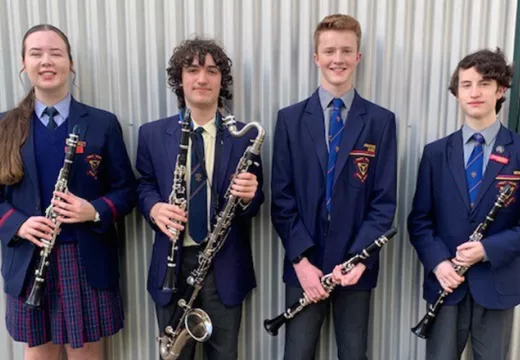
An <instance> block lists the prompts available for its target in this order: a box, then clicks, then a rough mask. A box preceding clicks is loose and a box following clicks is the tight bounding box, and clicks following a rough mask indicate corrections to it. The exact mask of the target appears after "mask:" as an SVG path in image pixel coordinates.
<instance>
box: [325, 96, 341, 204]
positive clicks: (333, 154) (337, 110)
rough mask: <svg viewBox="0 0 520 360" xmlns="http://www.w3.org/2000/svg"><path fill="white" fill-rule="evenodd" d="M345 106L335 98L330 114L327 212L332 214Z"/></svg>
mask: <svg viewBox="0 0 520 360" xmlns="http://www.w3.org/2000/svg"><path fill="white" fill-rule="evenodd" d="M343 106H344V104H343V100H341V99H338V98H335V99H334V100H332V113H331V114H330V124H329V161H328V165H327V193H326V201H327V210H328V212H329V214H330V211H331V200H332V185H333V182H334V169H335V167H336V158H337V157H338V152H339V145H340V143H341V138H342V136H343V128H344V125H343V120H342V119H341V108H342V107H343Z"/></svg>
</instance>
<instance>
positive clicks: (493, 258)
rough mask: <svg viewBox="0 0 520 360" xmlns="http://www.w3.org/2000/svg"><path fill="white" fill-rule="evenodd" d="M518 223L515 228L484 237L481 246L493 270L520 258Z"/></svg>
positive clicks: (519, 223) (519, 229) (519, 228)
mask: <svg viewBox="0 0 520 360" xmlns="http://www.w3.org/2000/svg"><path fill="white" fill-rule="evenodd" d="M519 239H520V222H517V224H516V226H514V227H512V228H509V229H506V230H503V231H500V232H498V233H496V234H493V235H490V236H485V237H484V238H483V239H482V245H483V246H484V250H485V251H486V256H487V259H488V260H489V263H490V264H491V267H493V268H499V267H501V266H503V265H506V264H507V263H509V262H511V261H513V260H515V259H517V258H518V257H520V241H519Z"/></svg>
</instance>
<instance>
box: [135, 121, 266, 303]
mask: <svg viewBox="0 0 520 360" xmlns="http://www.w3.org/2000/svg"><path fill="white" fill-rule="evenodd" d="M237 127H238V128H239V129H241V128H243V127H244V124H242V123H238V124H237ZM219 129H220V130H219V131H222V133H221V135H220V136H221V141H220V143H218V142H217V144H216V148H215V158H217V157H218V158H219V160H218V161H217V160H216V162H215V165H216V166H215V169H214V170H213V184H214V185H215V186H216V190H217V192H218V196H219V207H220V208H222V207H223V205H224V202H225V200H224V195H225V192H226V189H227V188H228V186H229V183H230V180H231V177H232V176H233V174H234V173H235V170H236V167H237V164H238V161H239V159H240V158H241V157H242V155H243V154H244V152H245V150H246V148H247V146H249V145H250V144H251V140H252V139H254V138H255V136H256V131H251V132H249V133H247V134H246V135H245V136H244V137H241V138H236V137H233V136H231V134H230V133H229V132H228V131H227V129H224V128H223V127H220V126H219ZM180 135H181V126H180V124H179V117H178V115H176V116H172V117H167V118H164V119H160V120H157V121H153V122H150V123H147V124H144V125H142V126H141V128H140V129H139V142H138V148H137V160H136V168H137V170H138V171H139V173H140V174H141V178H140V179H139V183H138V187H137V193H138V207H139V210H140V212H141V213H142V214H143V216H144V218H145V219H146V220H147V221H148V223H149V224H150V225H151V226H152V228H153V229H154V230H155V241H154V245H153V252H152V259H151V262H150V269H149V273H148V285H147V288H148V292H149V293H150V295H151V296H152V298H153V300H154V301H155V303H157V304H158V305H160V306H165V305H167V304H168V303H169V302H170V301H171V299H172V295H171V294H167V293H164V292H162V291H161V287H162V283H163V281H164V277H165V275H166V264H167V260H166V257H167V256H168V255H169V253H170V250H169V248H170V240H169V239H168V237H167V236H166V235H165V234H163V233H162V231H160V230H159V228H158V227H157V226H155V225H154V224H153V223H152V221H151V220H150V210H151V209H152V207H153V206H154V205H155V204H156V203H158V202H166V203H167V202H168V197H169V195H170V193H171V190H172V184H173V173H174V171H175V164H176V160H177V154H178V151H179V141H180ZM217 136H219V135H217ZM258 161H259V163H260V166H259V167H258V168H256V169H254V171H252V172H253V173H255V175H256V176H257V178H258V183H259V185H258V190H257V192H256V194H255V197H254V198H253V200H252V202H251V203H250V204H249V206H248V207H247V208H246V209H245V210H242V209H241V208H240V207H239V206H237V208H236V209H237V213H236V216H235V219H234V220H233V223H232V226H231V229H230V232H229V234H228V236H227V239H226V242H225V244H224V246H223V247H222V249H220V251H219V252H218V253H217V255H216V257H215V259H214V263H213V270H214V275H215V282H216V286H217V292H218V294H219V296H220V299H221V300H222V302H223V303H224V304H226V305H228V306H235V305H238V304H241V303H242V301H243V300H244V298H245V297H246V295H247V294H248V293H249V292H250V291H251V290H252V289H253V288H255V287H256V280H255V273H254V268H253V260H252V255H251V244H250V221H249V220H250V219H251V218H252V217H253V216H255V215H256V214H257V213H258V210H259V209H260V205H261V204H262V202H263V201H264V194H263V192H262V183H263V177H262V167H261V162H260V159H258ZM217 164H218V165H217ZM212 208H213V207H212ZM212 215H214V214H212ZM212 218H213V216H212ZM179 241H182V239H180V240H179ZM178 255H179V257H180V259H181V261H182V246H180V247H179V252H178ZM179 268H180V267H177V269H178V270H179Z"/></svg>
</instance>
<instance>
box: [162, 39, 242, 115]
mask: <svg viewBox="0 0 520 360" xmlns="http://www.w3.org/2000/svg"><path fill="white" fill-rule="evenodd" d="M207 54H210V55H211V57H212V58H213V61H215V64H216V65H217V67H218V68H219V70H220V73H221V74H222V82H221V84H220V94H219V97H218V106H219V107H222V106H223V105H224V99H226V100H231V98H232V97H233V94H232V93H231V85H232V84H233V76H232V75H231V65H232V62H231V59H230V58H229V57H228V56H227V55H226V53H225V52H224V49H223V48H222V47H221V46H220V45H219V44H217V42H216V41H215V40H210V39H203V38H200V37H196V38H194V39H191V40H184V41H183V42H182V43H181V44H180V45H179V46H177V47H176V48H175V49H173V55H172V56H171V58H170V60H169V62H168V68H167V69H166V72H167V73H168V85H170V87H171V88H172V89H173V92H174V93H175V95H177V101H178V104H179V107H184V106H186V102H185V101H184V90H183V88H182V84H181V83H182V69H183V68H185V67H188V66H190V65H191V64H192V62H193V59H194V58H195V56H198V60H199V64H200V65H204V61H205V58H206V55H207Z"/></svg>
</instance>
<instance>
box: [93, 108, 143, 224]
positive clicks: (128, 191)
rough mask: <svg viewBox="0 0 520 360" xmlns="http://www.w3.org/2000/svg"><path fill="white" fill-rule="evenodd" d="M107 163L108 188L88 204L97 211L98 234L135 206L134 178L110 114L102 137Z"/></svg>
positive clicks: (115, 121) (119, 127) (114, 119)
mask: <svg viewBox="0 0 520 360" xmlns="http://www.w3.org/2000/svg"><path fill="white" fill-rule="evenodd" d="M105 144H106V148H107V151H106V157H107V159H106V162H105V163H106V164H107V166H108V191H107V192H106V193H105V194H104V195H103V196H101V197H99V198H97V199H95V200H93V201H92V202H91V203H92V205H93V206H94V208H95V209H96V211H97V212H98V213H99V216H100V219H101V221H100V223H96V224H95V226H93V230H94V231H96V232H99V233H104V232H106V231H108V230H109V229H110V228H111V226H112V224H113V223H114V222H115V221H116V220H117V219H118V218H121V217H124V216H125V215H127V214H129V213H130V212H131V211H132V209H133V208H134V206H135V186H136V182H135V177H134V172H133V170H132V165H131V164H130V159H129V158H128V153H127V152H126V147H125V143H124V141H123V134H122V131H121V125H120V124H119V121H118V120H117V118H116V117H115V115H113V118H112V119H111V121H110V125H109V129H108V132H107V135H106V138H105Z"/></svg>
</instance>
